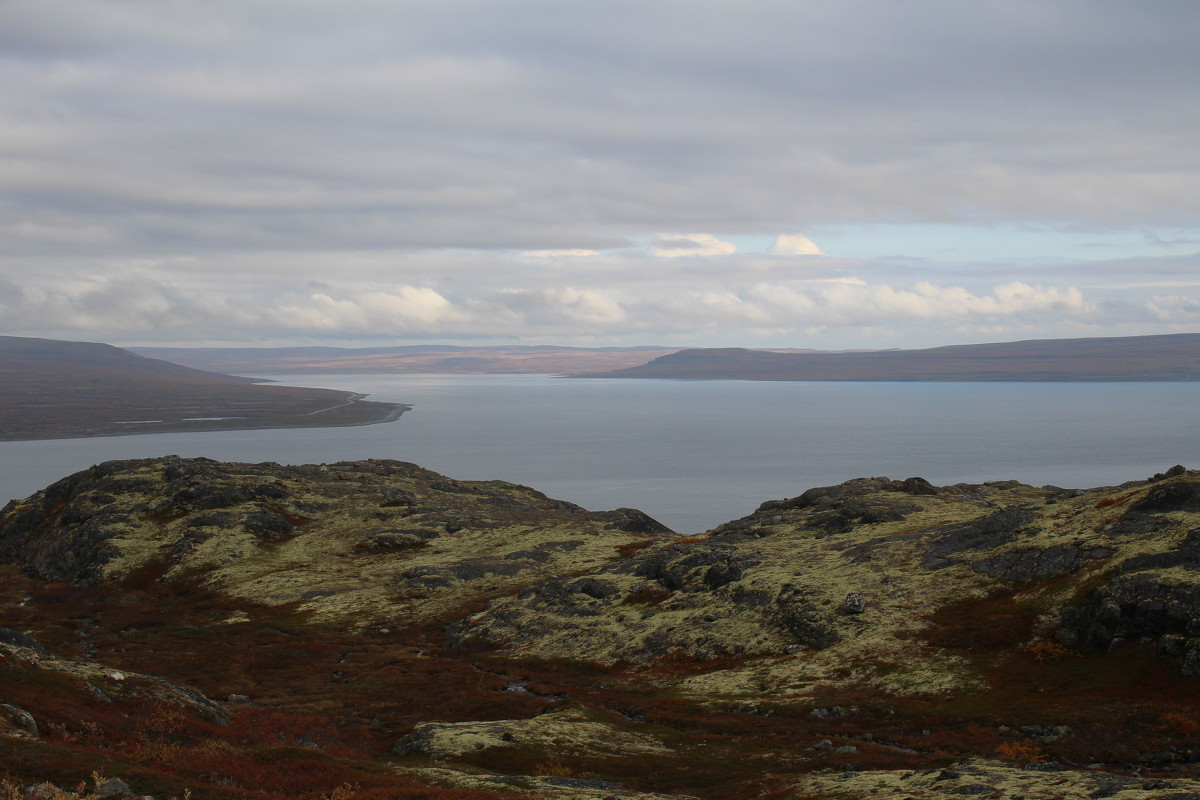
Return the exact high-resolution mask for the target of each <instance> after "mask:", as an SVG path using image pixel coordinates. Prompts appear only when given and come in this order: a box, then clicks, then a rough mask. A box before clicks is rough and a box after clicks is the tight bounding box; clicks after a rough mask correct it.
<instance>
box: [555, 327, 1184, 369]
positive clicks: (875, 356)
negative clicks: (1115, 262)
mask: <svg viewBox="0 0 1200 800" xmlns="http://www.w3.org/2000/svg"><path fill="white" fill-rule="evenodd" d="M573 377H583V378H676V379H686V380H714V379H726V380H756V381H1197V380H1200V333H1179V334H1168V335H1164V336H1128V337H1106V338H1094V339H1038V340H1031V341H1025V342H1003V343H996V344H971V345H953V346H949V347H933V348H929V349H926V350H874V351H866V352H813V353H780V352H772V351H764V350H746V349H742V348H716V349H691V350H681V351H679V352H677V353H672V354H669V355H664V356H660V357H659V358H656V359H654V360H653V361H651V362H649V363H648V364H644V365H642V366H638V367H631V368H628V369H621V370H613V371H610V372H590V373H585V374H579V375H575V376H573Z"/></svg>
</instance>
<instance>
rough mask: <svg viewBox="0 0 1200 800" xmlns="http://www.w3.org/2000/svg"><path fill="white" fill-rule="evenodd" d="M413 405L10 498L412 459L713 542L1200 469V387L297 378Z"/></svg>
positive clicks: (3, 452)
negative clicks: (903, 497) (917, 481)
mask: <svg viewBox="0 0 1200 800" xmlns="http://www.w3.org/2000/svg"><path fill="white" fill-rule="evenodd" d="M261 377H267V378H272V379H274V380H276V381H278V382H279V383H280V384H281V385H289V386H315V387H324V388H331V389H343V390H348V391H355V392H363V393H367V394H369V395H370V398H371V399H372V400H381V401H387V402H397V403H406V404H409V405H411V406H412V408H411V410H409V411H408V412H406V413H405V414H404V415H403V416H402V417H400V419H398V420H397V421H395V422H392V423H387V424H383V425H368V426H362V427H350V428H308V429H279V430H257V431H219V432H210V433H178V434H176V433H162V434H141V435H129V436H115V437H101V438H89V439H51V440H42V441H29V442H3V443H0V503H3V502H4V500H5V499H7V498H9V497H11V498H20V497H25V496H27V495H29V494H32V493H33V492H34V491H36V490H37V489H40V488H43V487H45V486H47V485H49V484H50V483H53V482H54V481H55V480H58V479H59V478H62V477H64V476H66V475H69V474H71V473H73V472H76V471H78V470H81V469H85V468H87V467H88V466H90V465H92V464H97V463H100V462H102V461H107V460H110V459H121V458H144V457H148V456H162V455H169V454H176V455H181V456H207V457H210V458H215V459H219V460H223V461H247V462H263V461H275V462H279V463H284V464H304V463H331V462H335V461H343V460H355V459H364V458H388V459H397V460H400V461H411V462H414V463H416V464H419V465H421V466H423V467H426V468H428V469H432V470H436V471H438V472H441V473H444V474H446V475H449V476H450V477H453V478H458V479H462V480H490V479H500V480H506V481H511V482H513V483H521V484H526V485H528V486H533V487H534V488H536V489H538V490H540V491H542V492H544V493H546V494H548V495H550V496H551V497H556V498H559V499H563V500H570V501H572V502H574V503H578V504H579V505H582V506H584V507H586V508H589V509H592V510H606V509H611V508H618V507H630V508H639V509H641V510H643V511H645V512H646V513H648V514H649V515H650V516H652V517H654V518H655V519H658V520H659V521H660V522H662V523H663V524H665V525H667V526H669V527H670V528H672V529H673V530H675V531H677V532H679V533H699V532H703V531H705V530H708V529H710V528H712V527H714V526H716V525H718V524H720V523H722V522H726V521H729V520H731V519H736V518H738V517H741V516H744V515H746V514H749V513H751V512H753V511H754V509H755V508H756V507H757V506H758V505H759V504H760V503H762V502H764V501H767V500H773V499H780V498H785V497H794V496H796V495H798V494H800V493H801V492H803V491H804V490H805V489H808V488H810V487H813V486H828V485H831V484H835V483H840V482H842V481H844V480H848V479H850V478H855V477H865V476H887V477H890V478H899V479H903V478H908V477H912V476H919V477H922V478H925V479H927V480H929V481H931V482H933V483H935V484H948V483H960V482H966V483H980V482H983V481H993V480H1009V479H1016V480H1019V481H1022V482H1024V483H1029V484H1033V485H1036V486H1041V485H1045V484H1053V485H1055V486H1061V487H1067V488H1089V487H1093V486H1108V485H1115V484H1119V483H1122V482H1125V481H1129V480H1136V479H1142V478H1147V477H1150V476H1151V475H1153V474H1155V473H1157V472H1162V471H1164V470H1166V469H1167V468H1169V467H1171V466H1172V465H1174V464H1183V465H1184V466H1187V467H1189V468H1195V467H1200V383H867V382H863V383H858V382H854V383H845V382H838V383H823V382H758V381H673V380H622V379H575V378H570V379H567V378H559V377H555V376H552V375H286V376H261Z"/></svg>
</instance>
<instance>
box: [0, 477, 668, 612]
mask: <svg viewBox="0 0 1200 800" xmlns="http://www.w3.org/2000/svg"><path fill="white" fill-rule="evenodd" d="M400 520H403V521H402V522H401V521H400ZM664 531H666V529H665V528H663V526H661V525H660V524H658V523H657V522H655V521H654V520H652V519H650V518H649V517H647V516H646V515H645V514H642V513H641V512H639V511H635V510H632V509H618V510H616V511H613V512H588V511H584V510H583V509H581V508H579V507H578V506H575V505H574V504H571V503H564V502H562V501H558V500H553V499H550V498H548V497H546V496H545V495H543V494H542V493H540V492H538V491H536V490H534V489H530V488H528V487H524V486H518V485H515V484H509V483H504V482H502V481H454V480H451V479H449V478H446V477H445V476H443V475H439V474H438V473H436V472H431V471H429V470H425V469H422V468H421V467H418V466H416V465H414V464H408V463H405V462H400V461H384V460H377V459H370V460H364V461H353V462H340V463H336V464H329V465H315V466H314V465H306V466H296V467H292V466H281V465H279V464H272V463H266V464H223V463H220V462H217V461H213V460H211V459H205V458H196V459H184V458H178V457H174V456H172V457H167V458H161V459H139V460H133V461H113V462H107V463H105V464H101V465H99V466H97V467H93V468H91V469H89V470H84V471H83V472H80V473H77V474H76V475H72V476H70V477H69V478H66V479H63V480H62V481H58V482H57V483H55V484H54V485H52V486H50V487H48V488H47V489H46V490H44V491H43V492H40V493H38V494H35V495H34V496H33V497H31V498H29V499H27V500H25V501H21V502H14V503H10V504H9V505H8V506H7V507H6V508H5V509H4V511H3V513H0V563H10V564H16V565H18V566H20V567H21V568H22V569H23V570H24V571H25V572H27V573H28V574H31V575H35V576H37V577H38V578H39V579H42V580H45V581H56V582H68V583H84V584H90V583H99V582H102V581H120V580H122V579H123V578H125V577H126V576H129V575H130V574H133V573H135V572H136V571H137V570H140V569H141V568H143V567H147V566H152V565H161V567H162V568H163V569H164V570H165V571H164V574H163V578H162V579H163V580H165V581H168V582H169V581H173V580H176V579H181V580H182V579H188V580H195V579H199V580H201V581H202V582H203V583H204V584H205V585H207V586H209V587H212V588H219V590H220V591H221V592H223V593H225V594H228V595H232V596H235V597H243V598H245V599H247V600H250V601H254V602H259V603H265V604H268V605H282V604H287V603H297V604H299V605H300V606H301V607H302V608H303V609H304V610H305V611H307V612H309V613H312V614H316V615H318V616H320V617H325V618H336V619H344V620H351V621H352V622H353V624H354V625H356V626H359V627H365V626H370V625H375V624H380V625H387V624H390V623H391V621H392V620H394V619H396V618H400V619H403V620H405V621H406V622H407V621H411V620H413V619H419V618H427V617H437V616H440V615H448V614H450V613H452V612H453V611H454V610H456V609H459V608H461V607H462V606H463V605H465V604H469V603H473V602H480V601H481V600H486V599H490V598H492V597H495V596H497V595H498V594H502V593H504V592H505V591H510V592H512V593H516V592H519V591H520V590H521V589H523V588H526V587H527V586H530V585H533V584H536V583H540V582H541V581H544V580H546V579H547V578H550V577H551V576H553V575H555V574H556V573H557V572H578V571H581V570H585V569H590V568H595V567H599V566H601V565H603V564H605V563H608V562H610V561H613V560H614V559H616V558H617V551H616V548H617V547H618V546H622V545H625V544H628V543H630V542H631V541H644V540H645V538H646V537H647V536H648V535H654V534H662V532H664ZM662 535H666V534H662ZM523 552H524V553H529V554H531V555H530V556H529V557H515V555H514V554H517V553H523Z"/></svg>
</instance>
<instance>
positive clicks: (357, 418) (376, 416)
mask: <svg viewBox="0 0 1200 800" xmlns="http://www.w3.org/2000/svg"><path fill="white" fill-rule="evenodd" d="M346 394H347V395H348V396H349V398H350V399H349V400H348V401H347V402H345V403H341V404H339V405H337V406H332V407H330V408H323V409H319V410H317V411H315V412H310V413H308V414H305V415H304V416H300V417H291V418H281V419H272V418H270V417H266V418H261V417H260V418H258V419H253V418H251V419H242V420H240V421H239V420H235V419H232V418H229V419H223V420H215V419H214V420H190V421H183V420H177V421H171V422H161V423H158V422H147V423H145V424H139V425H137V426H131V427H129V428H126V429H123V430H122V429H109V430H97V431H93V432H84V431H61V432H45V433H41V434H29V435H20V434H18V435H12V434H5V433H0V442H36V441H48V440H54V439H98V438H108V437H117V436H145V435H149V434H156V433H212V432H219V431H239V430H245V431H254V430H282V429H289V428H290V429H297V430H299V429H304V428H358V427H365V426H367V425H384V424H387V423H389V422H395V421H396V420H398V419H400V417H402V416H403V415H404V414H405V413H406V412H408V411H411V410H412V408H413V406H412V405H411V404H408V403H383V402H379V401H375V400H364V398H365V397H367V395H365V394H360V393H357V392H347V393H346ZM329 412H339V413H337V414H335V415H334V418H333V419H329V418H324V417H321V415H322V414H327V413H329ZM364 412H373V413H364ZM338 417H342V419H340V420H339V419H338ZM347 417H348V418H347ZM106 424H107V425H114V426H115V425H123V424H125V423H123V422H120V421H117V422H110V423H106Z"/></svg>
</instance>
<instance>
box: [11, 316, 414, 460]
mask: <svg viewBox="0 0 1200 800" xmlns="http://www.w3.org/2000/svg"><path fill="white" fill-rule="evenodd" d="M364 396H365V395H361V394H357V393H354V392H343V391H335V390H332V389H309V388H297V387H291V386H273V385H264V384H263V383H262V382H260V381H256V380H254V379H252V378H242V377H235V376H232V375H220V374H217V373H214V372H206V371H203V370H198V369H192V368H190V367H184V366H180V365H179V364H172V363H169V362H167V361H161V360H159V359H154V358H146V357H145V356H140V355H137V354H135V353H131V352H129V351H128V350H122V349H121V348H119V347H113V346H111V345H107V344H97V343H93V342H66V341H57V340H52V339H30V338H23V337H16V336H0V441H11V440H17V439H56V438H75V437H84V436H118V435H124V434H131V433H163V432H168V431H170V432H177V431H214V430H235V429H250V428H314V427H316V428H324V427H332V426H345V425H370V424H373V423H380V422H390V421H392V420H395V419H396V418H398V417H399V416H400V415H401V414H402V413H404V411H406V410H407V408H408V407H407V406H404V405H401V404H397V403H376V402H371V401H367V400H364V399H363V397H364Z"/></svg>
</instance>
